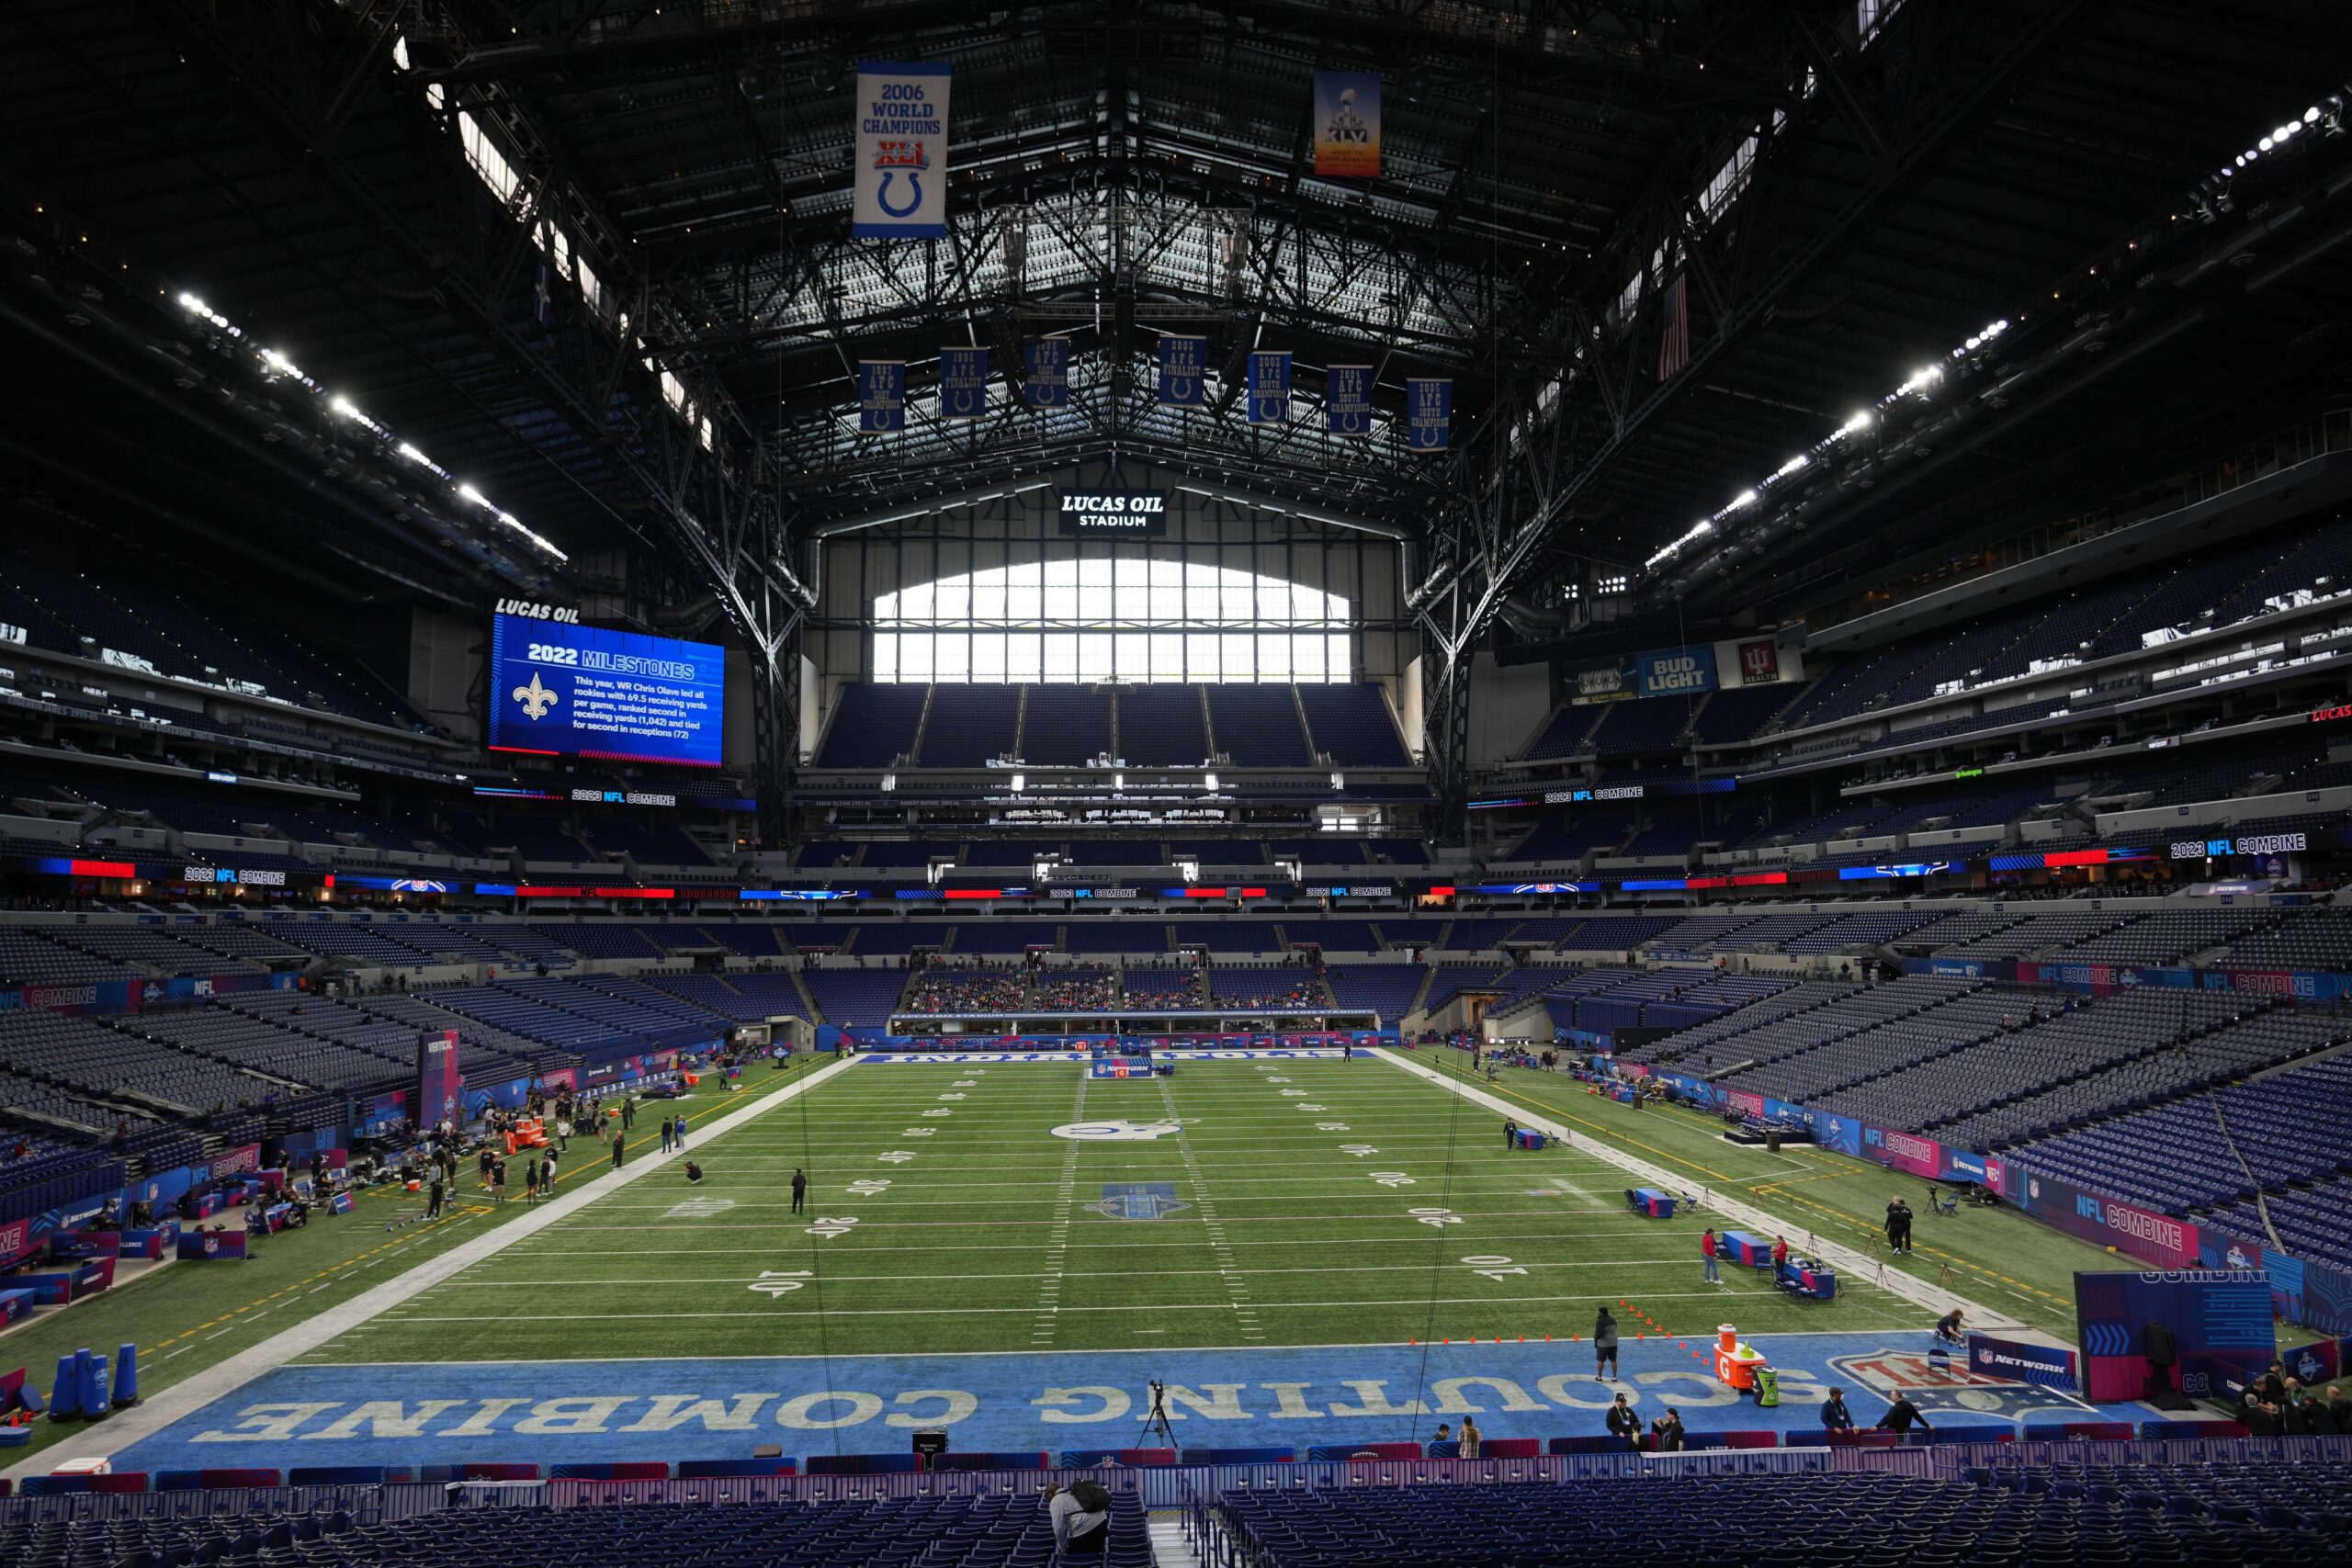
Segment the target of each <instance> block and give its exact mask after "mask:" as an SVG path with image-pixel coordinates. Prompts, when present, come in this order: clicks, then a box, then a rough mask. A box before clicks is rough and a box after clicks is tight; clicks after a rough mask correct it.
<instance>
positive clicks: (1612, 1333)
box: [1592, 1307, 1617, 1382]
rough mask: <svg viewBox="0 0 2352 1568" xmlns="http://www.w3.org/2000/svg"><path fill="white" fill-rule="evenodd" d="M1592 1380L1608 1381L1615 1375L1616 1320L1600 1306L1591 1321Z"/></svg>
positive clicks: (1605, 1308)
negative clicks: (1597, 1314)
mask: <svg viewBox="0 0 2352 1568" xmlns="http://www.w3.org/2000/svg"><path fill="white" fill-rule="evenodd" d="M1592 1354H1593V1369H1592V1381H1593V1382H1609V1381H1610V1380H1611V1379H1612V1378H1614V1377H1615V1376H1616V1375H1617V1320H1616V1319H1615V1318H1613V1317H1611V1316H1610V1315H1609V1309H1608V1308H1607V1307H1602V1308H1601V1309H1600V1316H1599V1317H1597V1318H1595V1319H1593V1323H1592Z"/></svg>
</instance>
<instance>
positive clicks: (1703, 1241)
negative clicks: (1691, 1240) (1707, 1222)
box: [1699, 1226, 1724, 1285]
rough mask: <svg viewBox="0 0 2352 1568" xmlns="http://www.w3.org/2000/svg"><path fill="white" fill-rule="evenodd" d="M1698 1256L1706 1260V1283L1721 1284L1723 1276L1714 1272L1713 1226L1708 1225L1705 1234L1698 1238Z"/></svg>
mask: <svg viewBox="0 0 2352 1568" xmlns="http://www.w3.org/2000/svg"><path fill="white" fill-rule="evenodd" d="M1699 1256H1700V1257H1702V1258H1705V1259H1706V1260H1707V1272H1706V1280H1707V1283H1709V1284H1710V1285H1720V1284H1722V1283H1723V1282H1724V1280H1723V1276H1722V1275H1721V1274H1718V1273H1717V1272H1715V1233H1714V1229H1713V1226H1710V1227H1708V1230H1707V1234H1706V1235H1702V1236H1701V1237H1700V1238H1699Z"/></svg>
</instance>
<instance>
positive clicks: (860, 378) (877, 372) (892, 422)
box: [857, 359, 907, 435]
mask: <svg viewBox="0 0 2352 1568" xmlns="http://www.w3.org/2000/svg"><path fill="white" fill-rule="evenodd" d="M906 427H907V362H906V361H905V360H903V359H861V360H859V361H858V362H857V428H858V433H859V434H862V435H883V434H888V433H890V432H891V431H894V430H904V429H906Z"/></svg>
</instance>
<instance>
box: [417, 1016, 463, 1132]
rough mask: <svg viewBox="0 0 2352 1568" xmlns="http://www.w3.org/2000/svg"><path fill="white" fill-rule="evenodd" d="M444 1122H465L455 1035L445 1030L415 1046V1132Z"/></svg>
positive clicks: (461, 1081) (456, 1034)
mask: <svg viewBox="0 0 2352 1568" xmlns="http://www.w3.org/2000/svg"><path fill="white" fill-rule="evenodd" d="M441 1122H448V1123H449V1124H450V1125H451V1126H453V1127H462V1126H464V1125H465V1122H466V1089H465V1079H464V1077H462V1076H461V1075H460V1074H459V1073H458V1032H457V1031H456V1030H454V1029H451V1030H446V1031H444V1032H442V1034H441V1035H440V1037H439V1038H438V1039H435V1038H434V1037H433V1036H431V1035H427V1036H425V1037H424V1038H423V1039H421V1040H419V1041H418V1042H417V1043H416V1125H417V1130H418V1131H419V1132H422V1131H424V1129H426V1128H428V1127H433V1126H437V1125H438V1124H439V1123H441Z"/></svg>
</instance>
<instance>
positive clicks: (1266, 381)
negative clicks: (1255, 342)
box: [1250, 349, 1290, 424]
mask: <svg viewBox="0 0 2352 1568" xmlns="http://www.w3.org/2000/svg"><path fill="white" fill-rule="evenodd" d="M1289 418H1290V355H1288V354H1286V353H1283V352H1282V351H1280V350H1278V349H1258V350H1255V351H1253V352H1252V353H1251V354H1250V423H1252V424H1281V423H1284V422H1285V421H1287V420H1288V419H1289Z"/></svg>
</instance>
